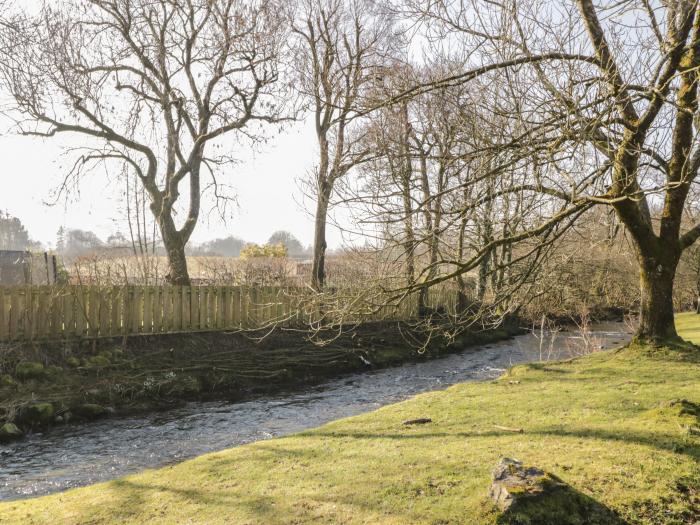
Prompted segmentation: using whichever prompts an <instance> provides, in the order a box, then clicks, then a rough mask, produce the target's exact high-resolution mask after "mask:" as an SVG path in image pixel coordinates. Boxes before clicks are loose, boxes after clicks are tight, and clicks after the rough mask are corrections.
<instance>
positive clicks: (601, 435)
mask: <svg viewBox="0 0 700 525" xmlns="http://www.w3.org/2000/svg"><path fill="white" fill-rule="evenodd" d="M313 435H315V436H324V437H334V438H351V439H396V440H414V439H426V438H446V437H457V438H465V439H469V438H484V437H503V436H511V437H512V436H513V435H519V436H522V437H523V438H525V439H526V438H527V437H528V436H557V437H566V438H581V439H599V440H604V441H617V442H623V443H631V444H636V445H644V446H648V447H652V448H656V449H658V450H663V451H665V452H673V453H675V454H684V455H686V456H689V457H691V458H693V459H695V460H698V461H700V444H698V443H696V442H689V441H686V442H681V441H680V440H679V439H678V435H673V434H665V433H659V432H634V431H629V430H625V431H624V432H614V431H610V430H602V429H579V430H566V429H561V428H543V429H537V430H528V429H525V430H524V432H523V433H522V434H513V433H512V432H508V431H502V430H489V431H485V432H420V433H405V434H402V433H386V434H382V433H369V432H334V431H331V432H323V431H317V432H314V433H313ZM290 437H291V438H294V437H295V436H290ZM307 437H308V436H307Z"/></svg>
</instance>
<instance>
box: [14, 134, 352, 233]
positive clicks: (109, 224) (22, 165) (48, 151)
mask: <svg viewBox="0 0 700 525" xmlns="http://www.w3.org/2000/svg"><path fill="white" fill-rule="evenodd" d="M6 127H7V126H5V125H3V126H2V128H3V129H6ZM75 140H76V139H75V137H73V138H72V139H70V138H62V139H55V138H54V139H37V138H30V137H21V136H16V135H12V134H10V133H6V134H3V135H2V136H0V158H2V159H3V169H4V170H5V172H4V174H3V176H2V177H3V182H4V184H3V185H2V188H3V191H2V200H1V202H0V208H2V209H4V210H6V211H8V212H9V213H10V214H11V215H14V216H16V217H19V218H20V220H21V221H22V222H23V223H24V225H25V226H26V227H27V229H28V230H29V233H30V235H31V237H32V238H33V239H36V240H39V241H41V242H42V243H44V244H47V245H53V244H54V243H55V238H56V231H57V230H58V228H59V227H60V226H64V227H66V228H81V229H89V230H92V231H94V232H95V233H97V234H98V235H99V236H100V237H102V238H103V239H104V238H106V237H107V236H108V235H109V234H110V233H113V232H115V231H117V230H121V231H122V232H124V233H126V226H125V225H126V222H125V217H124V212H123V211H122V208H123V200H122V199H121V197H120V196H119V192H120V190H122V188H120V186H119V184H117V183H116V181H110V180H109V179H110V178H109V175H108V174H106V173H103V172H95V173H94V174H92V175H91V176H90V177H89V178H87V179H85V180H84V182H83V184H82V185H81V190H80V194H78V195H76V194H72V195H71V197H70V199H69V200H68V202H66V200H65V199H61V200H59V201H58V202H57V203H56V204H53V205H50V204H49V203H50V202H51V201H53V200H55V198H54V194H55V190H56V188H57V186H58V185H59V184H60V182H61V180H62V175H63V174H65V172H66V164H67V162H66V160H67V159H66V157H65V156H63V155H62V151H63V147H65V146H70V145H77V144H76V142H75ZM232 147H234V148H236V157H237V158H239V159H240V161H241V162H240V163H239V164H237V165H236V166H234V167H231V168H228V169H227V173H226V176H225V179H226V182H227V183H229V184H230V185H231V186H232V187H233V193H234V194H235V195H236V197H237V200H238V205H237V207H236V208H235V209H234V210H233V212H232V214H231V215H232V218H229V219H227V221H226V223H224V222H223V221H222V220H221V219H220V218H219V217H218V216H217V214H215V213H207V212H208V210H209V209H210V208H211V200H209V201H208V202H204V203H203V206H202V214H201V220H200V222H199V224H198V226H197V229H196V230H195V232H194V234H193V238H192V240H193V241H194V242H201V241H205V240H208V239H212V238H217V237H226V236H228V235H235V236H238V237H241V238H243V239H245V240H248V241H252V242H264V241H266V240H267V239H268V237H269V236H270V234H271V233H272V232H274V231H275V230H280V229H283V230H288V231H291V232H292V233H293V234H294V235H296V236H297V237H298V238H299V239H300V240H301V241H302V243H304V244H311V242H312V240H313V221H312V218H311V216H310V215H309V213H308V211H306V210H305V209H304V205H303V202H304V199H303V196H302V192H301V190H300V189H299V184H298V179H299V178H302V177H304V176H305V175H306V174H308V173H309V171H310V170H311V169H312V168H313V166H314V163H315V155H316V151H317V149H316V142H315V136H314V130H313V126H312V125H311V124H310V123H307V122H301V123H298V124H296V125H294V126H291V127H288V128H287V129H286V130H285V131H283V132H282V133H281V134H279V135H276V136H275V137H274V138H273V139H271V140H270V141H269V142H268V144H267V145H265V146H260V147H259V148H258V149H259V150H260V151H258V152H253V151H251V149H250V148H248V147H245V146H242V145H234V144H233V143H232ZM312 204H313V203H309V202H308V201H307V202H306V207H308V208H309V209H313V206H312ZM328 243H329V246H330V247H337V246H340V245H341V244H342V235H341V233H340V232H339V230H338V229H337V228H333V227H332V226H331V227H330V228H329V231H328Z"/></svg>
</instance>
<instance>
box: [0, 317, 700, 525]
mask: <svg viewBox="0 0 700 525" xmlns="http://www.w3.org/2000/svg"><path fill="white" fill-rule="evenodd" d="M679 328H680V329H681V333H682V334H689V335H688V337H690V338H691V339H692V338H693V337H696V336H698V335H700V316H685V315H683V316H680V317H679ZM699 378H700V351H698V350H697V348H695V347H693V346H692V345H687V346H685V347H675V348H653V349H652V348H649V347H643V346H634V345H633V346H631V347H629V348H626V349H624V350H618V351H609V352H600V353H596V354H593V355H590V356H587V357H584V358H581V359H577V360H574V361H570V362H560V363H548V364H546V365H545V364H531V365H523V366H517V367H515V368H513V369H511V370H510V371H509V373H508V374H506V375H504V376H503V377H502V378H500V379H499V380H497V381H493V382H488V383H466V384H460V385H456V386H453V387H451V388H449V389H448V390H446V391H439V392H430V393H426V394H422V395H419V396H416V397H414V398H412V399H410V400H408V401H405V402H403V403H398V404H395V405H391V406H387V407H384V408H381V409H379V410H377V411H375V412H371V413H368V414H364V415H361V416H357V417H352V418H348V419H343V420H340V421H336V422H333V423H331V424H328V425H324V426H322V427H320V428H317V429H314V430H311V431H308V432H304V433H301V434H297V435H293V436H290V437H286V438H281V439H274V440H269V441H262V442H258V443H253V444H250V445H246V446H242V447H237V448H233V449H230V450H225V451H222V452H217V453H213V454H207V455H204V456H201V457H199V458H196V459H194V460H191V461H187V462H184V463H181V464H179V465H175V466H172V467H168V468H163V469H159V470H151V471H146V472H143V473H140V474H137V475H133V476H129V477H125V478H123V479H119V480H116V481H113V482H108V483H102V484H99V485H94V486H90V487H85V488H80V489H75V490H70V491H68V492H64V493H60V494H55V495H51V496H46V497H41V498H37V499H33V500H25V501H15V502H7V503H2V504H0V523H3V524H5V523H8V524H9V523H22V524H32V523H50V524H63V523H66V524H69V523H70V524H74V523H90V524H98V523H119V524H122V523H133V524H140V523H173V524H174V523H178V524H180V523H206V524H218V523H221V524H223V523H226V524H265V525H276V524H285V525H286V524H303V523H333V524H336V523H347V524H396V525H398V524H406V525H408V524H411V525H413V524H432V525H438V524H495V523H497V522H498V523H500V521H498V520H499V515H498V514H497V513H496V512H495V510H494V509H493V507H492V506H491V505H490V504H489V502H488V500H487V498H486V493H487V490H488V487H489V484H490V472H491V470H492V469H493V467H494V466H495V465H496V463H497V462H498V460H499V458H500V457H502V456H509V457H515V458H518V459H520V460H522V461H524V462H526V463H528V464H532V465H537V466H539V467H541V468H543V469H545V470H546V471H548V472H550V473H552V474H554V475H555V476H558V477H559V478H561V479H562V480H564V481H565V482H566V483H568V484H569V485H571V487H572V488H573V489H574V490H575V491H576V492H577V493H579V494H581V496H582V497H585V498H586V499H587V500H589V501H592V502H595V503H596V504H598V505H600V506H601V507H604V508H607V509H612V510H613V511H614V512H616V513H617V514H618V515H619V516H620V517H621V518H622V519H624V520H625V521H627V522H629V523H640V524H649V525H651V524H654V525H657V524H667V525H670V524H686V523H688V524H690V523H695V520H697V519H700V515H699V514H698V513H699V512H700V511H698V508H700V467H699V464H700V436H698V435H697V432H698V430H697V427H700V421H699V420H698V414H699V412H698V411H697V408H698V405H697V403H700V380H699ZM678 399H685V400H687V401H686V402H683V403H678V402H673V401H674V400H678ZM694 403H695V404H694ZM421 417H429V418H432V419H433V423H429V424H426V425H421V426H404V425H403V424H402V422H403V421H404V420H407V419H415V418H421ZM496 426H501V427H519V428H522V429H523V430H524V432H523V433H513V432H509V431H506V430H502V429H499V428H497V427H496ZM522 523H527V521H523V522H522ZM530 523H532V524H533V525H534V524H535V523H541V522H537V521H532V522H530ZM586 523H591V522H588V521H587V522H586ZM606 523H608V522H606Z"/></svg>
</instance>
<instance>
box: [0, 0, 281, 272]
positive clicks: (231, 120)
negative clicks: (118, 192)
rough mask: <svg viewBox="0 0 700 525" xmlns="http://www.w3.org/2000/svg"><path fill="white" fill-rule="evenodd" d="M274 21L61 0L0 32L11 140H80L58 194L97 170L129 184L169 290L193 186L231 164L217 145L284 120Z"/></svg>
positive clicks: (255, 10)
mask: <svg viewBox="0 0 700 525" xmlns="http://www.w3.org/2000/svg"><path fill="white" fill-rule="evenodd" d="M282 12H283V10H281V9H280V8H279V6H278V5H277V3H276V2H275V1H274V0H183V1H172V0H67V1H66V2H62V3H61V4H60V6H55V5H53V3H52V2H46V3H44V5H43V8H42V9H41V10H40V12H39V13H38V14H27V13H22V14H19V15H17V16H15V17H14V19H13V23H12V24H10V25H7V26H4V27H0V40H1V41H2V48H3V50H4V51H3V53H2V55H1V60H0V75H2V78H3V80H4V82H5V84H6V85H7V86H8V88H9V91H10V94H11V96H12V99H13V101H14V107H13V108H11V110H12V114H13V115H16V116H17V124H18V129H19V132H20V133H22V134H25V135H39V136H42V137H53V136H56V135H59V134H68V133H70V134H78V135H81V136H83V137H85V147H84V148H82V149H83V150H84V151H83V152H82V155H81V156H80V157H79V158H78V160H77V162H76V163H75V165H74V168H73V169H72V170H71V171H70V173H69V174H68V175H67V177H66V185H65V187H68V183H69V182H70V181H72V182H73V183H79V179H80V177H81V176H82V175H83V174H85V173H88V172H89V171H91V168H93V167H95V166H98V165H103V164H104V163H105V162H116V163H121V164H122V165H126V166H127V167H128V169H129V170H131V171H132V172H133V173H135V174H136V175H137V178H138V180H139V181H140V184H142V185H143V187H144V188H145V190H146V192H147V193H148V197H149V199H150V209H151V211H152V213H153V215H154V217H155V219H156V222H157V224H158V227H159V230H160V235H161V237H162V240H163V243H164V245H165V248H166V251H167V255H168V262H169V274H168V277H167V278H168V280H169V282H171V283H172V284H178V285H186V284H189V275H188V271H187V263H186V259H185V245H186V243H187V242H188V240H189V238H190V236H191V235H192V232H193V231H194V229H195V226H196V224H197V220H198V217H199V212H200V205H201V196H202V193H203V186H204V184H203V179H202V177H203V175H206V174H207V173H209V174H210V175H211V176H212V177H213V179H212V184H214V185H216V184H217V182H216V175H217V173H220V168H221V167H222V166H223V165H225V164H227V163H228V162H229V161H230V160H231V154H230V148H229V147H225V148H223V149H222V139H223V138H224V136H225V135H227V134H230V133H234V134H236V133H237V134H239V135H240V134H242V133H244V134H246V135H249V136H252V137H255V136H257V135H258V134H259V133H260V132H261V128H262V126H261V125H262V124H264V123H278V122H280V121H281V120H282V119H283V118H284V116H283V113H282V112H283V109H282V105H281V103H280V98H279V97H278V96H277V95H278V94H279V93H278V91H279V90H280V89H281V83H280V82H278V79H279V76H280V72H279V64H280V58H281V53H282V49H283V47H282V46H283V43H284V41H285V31H287V24H286V22H285V18H284V17H283V16H282V15H281V13H282ZM10 44H13V45H10ZM222 151H223V153H221V152H222ZM181 194H183V196H184V199H186V202H185V203H184V205H183V204H182V203H181ZM178 215H179V216H181V217H184V218H183V219H180V220H178Z"/></svg>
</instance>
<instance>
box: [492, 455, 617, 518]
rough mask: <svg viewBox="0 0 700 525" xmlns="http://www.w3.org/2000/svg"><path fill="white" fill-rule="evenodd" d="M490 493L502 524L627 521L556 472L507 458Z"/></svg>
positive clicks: (494, 474) (495, 476)
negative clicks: (557, 475)
mask: <svg viewBox="0 0 700 525" xmlns="http://www.w3.org/2000/svg"><path fill="white" fill-rule="evenodd" d="M489 497H490V498H491V500H492V501H493V503H494V504H495V506H496V507H497V508H498V509H499V511H500V513H499V516H498V517H497V519H496V523H498V524H499V525H526V524H527V525H583V524H585V525H625V524H626V522H625V521H624V520H623V519H622V518H621V517H620V516H619V515H618V514H617V513H616V512H615V511H614V510H612V509H610V508H608V507H606V506H605V505H603V504H602V503H600V502H598V501H596V500H594V499H593V498H591V497H590V496H587V495H585V494H583V493H581V492H580V491H578V490H576V489H575V488H573V487H571V486H570V485H567V484H566V483H565V482H563V481H562V480H561V479H559V478H558V477H556V476H555V475H553V474H550V473H547V472H545V471H543V470H542V469H539V468H537V467H532V466H525V465H523V464H522V463H521V462H520V461H518V460H515V459H510V458H503V459H502V460H501V462H500V463H499V464H498V466H497V467H496V469H495V470H494V471H493V482H492V484H491V488H490V490H489Z"/></svg>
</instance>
